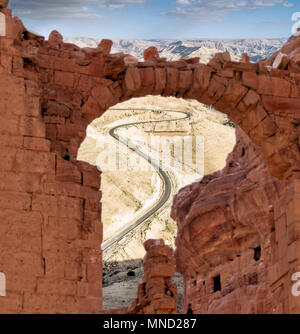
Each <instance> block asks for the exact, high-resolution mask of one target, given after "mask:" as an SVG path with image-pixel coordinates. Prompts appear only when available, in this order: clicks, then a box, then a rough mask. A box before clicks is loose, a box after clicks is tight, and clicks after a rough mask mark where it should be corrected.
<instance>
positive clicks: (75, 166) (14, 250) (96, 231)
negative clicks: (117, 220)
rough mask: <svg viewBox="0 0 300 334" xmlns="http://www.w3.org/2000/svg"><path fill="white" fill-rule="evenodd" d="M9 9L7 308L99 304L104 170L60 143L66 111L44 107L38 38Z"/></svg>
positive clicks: (0, 198)
mask: <svg viewBox="0 0 300 334" xmlns="http://www.w3.org/2000/svg"><path fill="white" fill-rule="evenodd" d="M3 12H4V13H5V14H6V17H7V29H8V31H7V37H0V50H1V58H0V60H1V66H0V71H1V75H0V87H1V99H0V110H1V116H0V117H1V121H0V131H1V136H0V146H1V148H0V155H1V158H0V207H1V213H0V220H1V223H0V254H1V256H0V271H1V272H3V273H4V274H5V275H6V284H7V291H6V296H5V297H0V313H80V312H84V313H86V312H99V310H100V309H101V282H102V277H101V252H100V244H101V240H102V230H101V222H100V211H99V201H100V198H101V193H100V192H98V189H99V180H100V177H99V172H98V171H97V170H96V169H95V168H94V167H91V166H88V165H87V164H85V163H75V162H72V161H67V160H64V159H63V158H62V157H61V156H59V155H58V154H57V153H56V152H55V150H53V145H55V144H56V143H51V139H52V137H51V135H50V134H49V132H50V129H49V127H48V126H47V124H64V122H65V118H63V117H55V116H54V117H52V116H50V115H49V116H43V115H42V112H41V111H42V108H41V104H42V102H43V101H42V94H43V88H42V87H41V85H40V75H41V73H40V72H39V69H38V68H37V65H36V64H35V63H34V62H31V61H30V60H29V58H31V57H33V55H34V54H35V53H36V52H35V50H34V48H33V47H34V44H35V40H29V41H28V40H23V45H22V46H21V38H23V37H21V36H22V34H21V32H22V30H23V28H22V25H21V23H20V22H19V21H18V19H11V17H10V11H8V10H3ZM31 59H32V58H31ZM60 93H61V94H64V91H63V90H60ZM54 103H55V102H54ZM52 106H53V105H52ZM63 107H64V106H63ZM63 107H62V108H63ZM64 108H65V109H68V108H67V107H64ZM54 126H55V125H54ZM70 126H71V122H70ZM58 128H59V125H58ZM68 135H69V136H70V134H67V133H61V132H60V131H59V129H58V135H57V139H58V140H60V141H61V142H62V143H64V141H65V140H66V136H68ZM96 219H98V221H97V220H96Z"/></svg>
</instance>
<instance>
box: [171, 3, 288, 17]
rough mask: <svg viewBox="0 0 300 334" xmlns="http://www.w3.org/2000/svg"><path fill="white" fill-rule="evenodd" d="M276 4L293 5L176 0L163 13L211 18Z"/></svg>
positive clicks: (286, 4) (285, 4)
mask: <svg viewBox="0 0 300 334" xmlns="http://www.w3.org/2000/svg"><path fill="white" fill-rule="evenodd" d="M276 5H282V6H283V7H293V6H294V5H293V4H292V3H290V2H288V1H285V0H211V1H209V0H176V6H175V9H174V10H172V11H169V12H167V13H165V14H167V15H171V16H177V17H195V18H200V19H211V18H218V17H220V16H224V15H225V14H227V13H228V12H232V11H239V10H243V9H263V8H271V7H274V6H276Z"/></svg>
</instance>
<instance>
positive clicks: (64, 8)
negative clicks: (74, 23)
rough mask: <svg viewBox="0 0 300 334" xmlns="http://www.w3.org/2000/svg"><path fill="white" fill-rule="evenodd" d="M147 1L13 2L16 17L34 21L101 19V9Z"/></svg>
mask: <svg viewBox="0 0 300 334" xmlns="http://www.w3.org/2000/svg"><path fill="white" fill-rule="evenodd" d="M146 1H147V0H11V1H10V3H9V7H10V8H12V9H13V13H14V14H15V15H18V16H20V17H21V18H22V17H29V18H32V19H41V20H47V19H50V20H53V19H71V18H74V19H84V18H86V19H93V18H100V17H101V16H100V15H99V13H98V11H99V9H111V10H114V9H120V8H123V7H124V6H126V5H128V4H143V3H145V2H146Z"/></svg>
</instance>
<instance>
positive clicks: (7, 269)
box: [0, 2, 300, 313]
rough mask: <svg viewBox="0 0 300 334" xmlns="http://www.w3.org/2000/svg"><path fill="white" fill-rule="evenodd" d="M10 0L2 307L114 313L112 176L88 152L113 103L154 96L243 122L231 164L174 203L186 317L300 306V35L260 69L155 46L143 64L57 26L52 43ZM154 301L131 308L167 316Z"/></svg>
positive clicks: (5, 48) (4, 61)
mask: <svg viewBox="0 0 300 334" xmlns="http://www.w3.org/2000/svg"><path fill="white" fill-rule="evenodd" d="M1 6H2V7H3V8H0V11H1V13H3V14H4V15H5V17H6V27H5V30H6V31H5V36H3V37H0V87H1V99H0V110H1V114H0V118H1V121H0V131H1V133H0V135H1V136H0V146H1V149H0V155H1V158H0V208H1V212H0V219H1V224H0V253H1V257H0V272H3V273H4V274H5V276H6V285H7V289H6V296H5V297H1V296H0V313H101V312H102V311H101V308H102V306H101V292H102V286H101V284H102V283H101V282H102V254H101V250H100V244H101V242H102V224H101V204H100V203H99V201H100V199H101V192H99V191H98V189H99V187H100V172H99V171H98V170H97V168H96V167H93V166H90V165H88V164H87V163H83V162H79V161H77V159H76V157H77V151H78V148H79V146H80V144H81V142H82V141H83V139H84V138H85V131H86V127H87V126H88V124H89V123H91V122H92V121H93V120H94V119H95V118H97V117H100V116H101V115H102V114H103V113H104V112H105V110H106V109H108V108H109V107H110V106H113V105H115V104H117V103H119V102H121V101H125V100H128V99H130V98H132V97H139V96H145V95H149V94H152V95H162V96H176V97H183V98H194V99H197V100H198V101H199V102H201V103H205V104H208V105H212V106H214V108H216V109H217V110H219V111H221V112H224V113H226V114H228V116H229V118H230V119H231V120H232V121H234V122H235V123H236V124H237V125H238V129H237V138H238V142H237V145H236V147H235V149H234V151H233V152H232V154H231V155H230V156H229V157H228V160H227V165H226V167H225V168H224V170H222V171H220V172H217V173H214V174H212V175H208V176H206V177H205V178H204V179H203V180H202V182H200V183H194V184H193V185H191V186H188V187H185V188H184V189H182V190H181V191H180V192H179V194H178V195H177V196H176V197H175V199H174V205H173V209H172V217H173V218H174V219H175V220H176V222H177V224H178V236H177V239H176V245H177V248H176V252H175V258H176V268H177V271H179V272H181V273H182V274H183V275H184V279H185V292H184V303H183V310H182V312H184V313H186V312H188V311H189V312H194V313H214V312H217V313H221V312H223V313H224V312H225V313H226V312H234V313H241V312H247V313H248V312H249V313H279V312H284V313H291V312H294V313H300V300H299V299H298V298H297V297H293V296H292V295H291V292H290V290H291V285H292V282H291V275H292V274H293V273H294V272H297V271H300V268H299V264H300V263H299V261H300V239H299V238H300V233H299V228H300V212H299V208H300V181H299V142H300V127H299V123H300V112H299V110H300V93H299V89H300V88H299V82H300V64H299V60H300V59H299V58H300V49H299V48H300V37H298V38H296V37H292V38H291V39H290V40H289V42H288V43H287V44H286V45H285V46H284V47H283V48H282V50H281V52H278V53H277V54H275V55H274V56H273V57H272V58H271V59H268V60H265V61H261V62H259V63H256V64H254V63H250V62H249V59H248V57H247V56H246V55H245V56H244V57H243V59H242V60H241V61H240V62H232V61H231V60H230V56H229V54H228V53H223V54H217V55H216V56H215V57H214V58H213V59H212V60H211V61H210V62H209V64H208V65H204V64H201V63H200V62H199V59H198V58H193V59H188V60H180V61H174V62H167V60H166V59H161V58H159V56H158V53H157V51H156V50H155V49H154V48H150V49H148V50H146V52H145V61H144V62H138V61H137V60H136V59H135V58H134V57H132V56H130V55H124V54H122V53H120V54H110V49H111V41H108V40H103V41H102V42H101V43H100V45H99V46H98V48H95V49H91V48H85V49H80V48H78V47H77V46H75V45H72V44H68V43H63V40H62V37H61V35H60V34H59V33H58V32H55V31H54V32H52V33H51V35H50V36H49V39H48V40H47V41H46V40H45V39H44V38H43V37H41V36H37V35H34V34H32V33H31V32H29V31H27V30H26V28H25V27H24V26H23V24H22V22H21V21H20V20H19V19H18V18H16V17H12V15H11V11H10V10H8V9H6V8H5V6H3V5H2V2H0V7H1ZM148 246H149V245H148ZM162 247H163V246H162ZM258 247H260V248H261V251H260V252H258V249H259V248H258ZM255 249H256V251H255ZM254 252H256V253H260V257H259V256H258V254H256V259H257V257H259V259H257V260H255V259H254ZM170 256H171V255H170ZM147 259H149V263H151V261H155V260H153V258H152V260H151V257H149V256H148V257H147V255H146V257H145V266H147V262H148V261H147ZM169 260H170V261H171V263H172V261H173V260H172V256H171V257H170V258H169ZM169 260H168V261H169ZM150 268H151V266H150ZM218 275H219V276H220V277H219V279H220V282H219V284H220V285H221V291H215V292H214V278H216V277H217V276H218ZM145 279H146V280H148V278H147V276H145ZM156 279H157V280H158V281H161V277H156ZM168 279H169V278H163V280H164V282H165V280H167V281H168ZM144 283H145V284H147V282H146V281H145V282H144ZM148 283H149V284H150V285H151V282H148ZM150 285H149V286H150ZM157 286H158V287H159V284H158V285H157ZM171 290H172V289H171ZM147 293H148V292H147ZM172 293H173V292H172ZM158 295H159V293H158ZM145 296H146V295H143V290H142V291H140V292H139V295H138V299H137V301H136V304H135V306H132V305H131V308H130V309H129V311H128V312H135V311H134V310H136V312H139V313H143V312H150V311H149V310H152V311H153V312H156V311H157V312H160V311H161V310H160V309H159V308H156V306H155V305H157V297H155V298H154V297H153V301H152V299H151V298H152V297H151V298H150V302H148V305H144V304H140V303H139V300H143V298H144V297H145ZM173 297H174V298H175V299H176V291H174V293H173ZM171 304H172V302H171V303H170V305H171ZM137 305H144V306H145V307H148V308H143V307H140V306H137ZM135 307H138V310H137V309H135ZM147 310H148V311H147ZM116 312H117V311H116ZM166 312H167V311H166ZM168 312H171V313H172V312H174V310H173V309H172V308H169V309H168Z"/></svg>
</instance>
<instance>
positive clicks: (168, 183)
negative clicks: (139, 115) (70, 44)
mask: <svg viewBox="0 0 300 334" xmlns="http://www.w3.org/2000/svg"><path fill="white" fill-rule="evenodd" d="M110 110H132V111H134V110H139V111H143V110H145V111H152V110H150V109H110ZM161 111H163V112H168V113H169V112H170V113H177V114H183V115H184V117H180V118H174V119H167V120H160V121H147V122H134V123H126V124H122V125H118V126H116V127H114V128H112V129H110V131H109V134H110V135H111V136H112V137H113V138H114V139H115V140H117V141H119V142H120V143H122V144H123V145H125V146H126V147H128V148H129V149H130V150H131V151H133V152H135V153H136V154H138V155H139V156H140V157H142V158H143V159H145V160H146V161H148V163H150V164H151V165H152V167H153V168H154V169H155V170H156V171H157V173H158V175H159V177H160V178H161V180H162V181H163V185H164V190H163V193H162V195H161V197H160V199H159V200H158V202H157V203H156V204H155V205H154V206H153V207H152V208H150V209H149V210H148V211H147V212H146V213H145V214H144V215H143V216H142V217H140V218H138V219H137V220H136V221H135V222H134V223H133V224H132V225H130V226H128V227H127V228H125V229H124V230H122V231H121V232H120V233H118V234H117V235H116V236H114V237H113V238H111V239H109V240H107V241H105V242H104V243H103V244H102V250H103V251H105V250H107V249H108V248H110V247H111V246H113V245H114V244H115V243H117V242H119V241H120V240H122V239H123V238H124V237H125V236H126V235H127V234H128V233H130V232H131V231H132V230H134V229H135V228H137V227H138V226H139V225H141V224H142V223H143V222H145V221H146V220H147V219H148V218H150V217H151V216H152V215H153V214H154V213H155V212H157V211H158V210H159V209H160V208H161V207H162V206H163V205H164V204H165V203H166V202H167V201H168V199H169V197H170V195H171V190H172V184H171V180H170V178H169V176H168V174H167V173H166V172H165V171H163V170H162V168H161V167H160V166H159V165H158V164H156V163H155V162H153V161H151V157H150V156H148V155H146V154H144V153H143V152H142V151H140V150H138V149H137V148H136V147H134V146H133V145H131V144H130V142H127V141H126V139H124V138H121V137H120V136H118V135H117V134H116V131H117V130H118V129H120V128H123V127H128V126H133V125H139V124H149V123H162V122H176V121H180V120H184V119H189V118H191V114H190V113H189V112H186V111H177V110H176V111H175V110H161Z"/></svg>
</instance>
